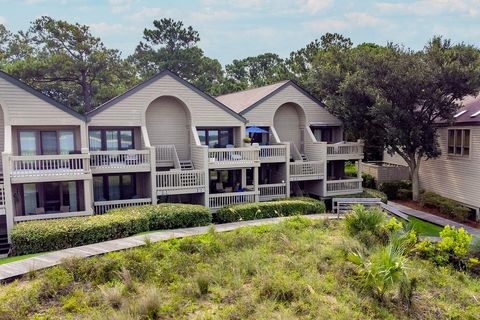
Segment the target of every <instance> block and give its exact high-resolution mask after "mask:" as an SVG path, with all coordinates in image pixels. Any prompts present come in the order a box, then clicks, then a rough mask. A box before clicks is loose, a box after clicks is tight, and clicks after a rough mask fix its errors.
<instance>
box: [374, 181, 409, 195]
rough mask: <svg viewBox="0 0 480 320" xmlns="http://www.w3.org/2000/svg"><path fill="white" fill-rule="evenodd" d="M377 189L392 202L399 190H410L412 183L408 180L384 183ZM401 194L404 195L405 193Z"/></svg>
mask: <svg viewBox="0 0 480 320" xmlns="http://www.w3.org/2000/svg"><path fill="white" fill-rule="evenodd" d="M378 189H379V190H380V191H382V192H383V193H385V194H386V195H387V197H388V199H389V200H394V199H398V196H399V194H398V192H399V191H400V190H412V182H411V181H409V180H398V181H390V182H384V183H382V184H381V185H380V187H379V188H378ZM402 192H403V194H404V193H405V191H402Z"/></svg>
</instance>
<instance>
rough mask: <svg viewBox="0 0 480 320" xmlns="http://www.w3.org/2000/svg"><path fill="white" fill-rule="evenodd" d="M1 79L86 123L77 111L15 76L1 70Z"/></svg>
mask: <svg viewBox="0 0 480 320" xmlns="http://www.w3.org/2000/svg"><path fill="white" fill-rule="evenodd" d="M0 78H2V79H4V80H6V81H8V82H10V83H11V84H13V85H14V86H17V87H19V88H21V89H23V90H25V91H27V92H28V93H30V94H32V95H34V96H35V97H37V98H39V99H41V100H43V101H45V102H46V103H48V104H51V105H52V106H54V107H57V108H58V109H60V110H62V111H65V112H66V113H68V114H71V115H72V116H74V117H76V118H78V119H80V120H83V121H85V119H86V118H85V116H84V115H82V114H80V113H78V112H77V111H75V110H73V109H72V108H69V107H67V106H66V105H63V104H61V103H60V102H58V101H56V100H54V99H52V98H50V97H48V96H46V95H44V94H43V93H41V92H40V91H38V90H36V89H34V88H32V87H31V86H29V85H28V84H26V83H25V82H23V81H20V80H18V79H17V78H15V77H13V76H11V75H9V74H8V73H6V72H4V71H1V70H0Z"/></svg>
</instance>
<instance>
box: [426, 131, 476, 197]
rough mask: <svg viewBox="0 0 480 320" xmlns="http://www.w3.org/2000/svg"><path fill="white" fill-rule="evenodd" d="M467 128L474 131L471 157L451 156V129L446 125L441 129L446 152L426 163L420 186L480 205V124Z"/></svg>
mask: <svg viewBox="0 0 480 320" xmlns="http://www.w3.org/2000/svg"><path fill="white" fill-rule="evenodd" d="M456 128H464V127H456ZM465 128H470V130H471V131H470V134H471V154H470V157H469V158H463V157H455V156H449V155H447V128H442V129H441V130H440V131H439V144H440V147H441V149H442V155H441V156H440V157H439V158H437V159H430V160H427V161H424V162H422V164H421V166H420V185H421V187H422V188H424V189H425V190H429V191H433V192H435V193H438V194H440V195H442V196H445V197H447V198H450V199H454V200H457V201H460V202H463V203H465V204H467V205H471V206H475V207H480V126H472V127H465Z"/></svg>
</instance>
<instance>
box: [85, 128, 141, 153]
mask: <svg viewBox="0 0 480 320" xmlns="http://www.w3.org/2000/svg"><path fill="white" fill-rule="evenodd" d="M133 140H134V139H133V130H117V129H108V130H90V131H89V132H88V141H89V144H90V150H91V151H100V150H128V149H134V142H133Z"/></svg>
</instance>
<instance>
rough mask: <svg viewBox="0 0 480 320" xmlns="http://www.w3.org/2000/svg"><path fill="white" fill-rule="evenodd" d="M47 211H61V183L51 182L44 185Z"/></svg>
mask: <svg viewBox="0 0 480 320" xmlns="http://www.w3.org/2000/svg"><path fill="white" fill-rule="evenodd" d="M44 193H45V212H52V211H53V212H58V211H60V183H58V182H49V183H45V185H44Z"/></svg>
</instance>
